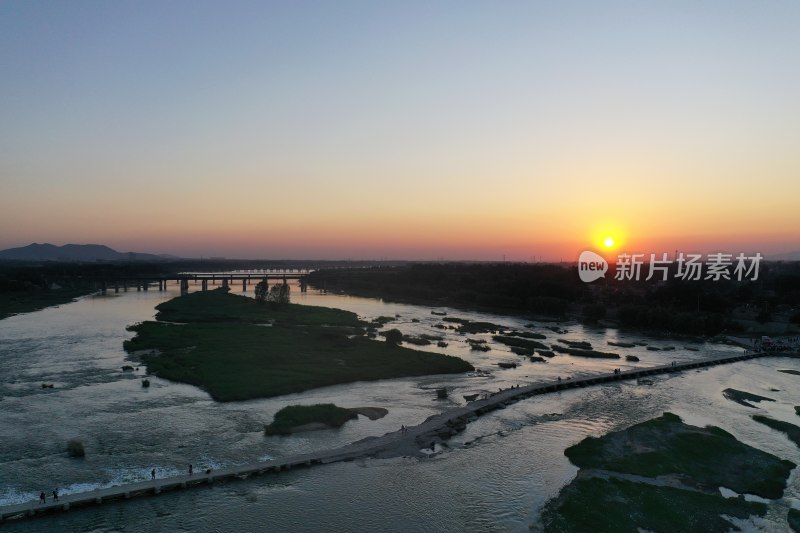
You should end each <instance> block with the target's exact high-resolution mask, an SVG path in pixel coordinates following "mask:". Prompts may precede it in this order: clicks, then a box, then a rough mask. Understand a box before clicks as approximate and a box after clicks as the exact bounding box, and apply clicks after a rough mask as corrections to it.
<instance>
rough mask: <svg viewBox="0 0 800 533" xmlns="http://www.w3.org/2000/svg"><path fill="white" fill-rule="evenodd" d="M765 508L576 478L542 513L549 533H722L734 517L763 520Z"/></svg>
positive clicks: (671, 490)
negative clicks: (685, 532)
mask: <svg viewBox="0 0 800 533" xmlns="http://www.w3.org/2000/svg"><path fill="white" fill-rule="evenodd" d="M766 509H767V507H766V505H764V504H763V503H757V502H745V501H741V500H738V499H726V498H723V497H722V496H713V495H710V494H702V493H699V492H693V491H688V490H682V489H676V488H671V487H658V486H653V485H647V484H644V483H635V482H631V481H623V480H617V479H599V478H588V479H576V480H575V481H573V482H572V483H570V484H569V485H567V486H566V487H565V488H564V489H563V490H562V491H561V493H560V494H559V496H558V497H557V498H556V499H554V500H551V501H550V502H549V503H548V504H547V505H546V506H545V508H544V511H543V513H542V518H541V520H542V523H543V525H544V529H545V531H547V532H552V533H560V532H564V533H573V532H582V531H587V532H588V531H591V532H593V533H618V532H619V533H622V532H631V533H637V532H639V531H657V532H664V533H668V532H674V531H698V532H699V531H702V532H704V533H723V532H726V531H729V530H731V529H732V524H731V523H730V522H728V521H727V520H725V519H723V518H722V517H721V516H720V515H722V514H725V515H728V516H733V517H737V518H747V517H748V516H750V515H759V516H760V515H764V514H765V513H766Z"/></svg>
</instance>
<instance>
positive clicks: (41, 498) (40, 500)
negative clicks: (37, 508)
mask: <svg viewBox="0 0 800 533" xmlns="http://www.w3.org/2000/svg"><path fill="white" fill-rule="evenodd" d="M39 503H47V500H46V499H45V497H44V491H42V493H41V494H39Z"/></svg>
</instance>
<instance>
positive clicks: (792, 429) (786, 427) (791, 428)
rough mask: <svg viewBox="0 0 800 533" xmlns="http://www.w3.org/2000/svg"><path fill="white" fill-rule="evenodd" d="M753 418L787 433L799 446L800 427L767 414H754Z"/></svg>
mask: <svg viewBox="0 0 800 533" xmlns="http://www.w3.org/2000/svg"><path fill="white" fill-rule="evenodd" d="M797 409H798V408H797V407H795V411H797ZM753 420H755V421H756V422H759V423H761V424H764V425H765V426H768V427H771V428H772V429H775V430H778V431H780V432H782V433H785V434H786V436H787V437H789V440H791V441H792V442H794V443H795V444H796V445H797V446H800V427H797V426H795V425H794V424H790V423H789V422H782V421H780V420H773V419H772V418H767V417H766V416H761V415H753Z"/></svg>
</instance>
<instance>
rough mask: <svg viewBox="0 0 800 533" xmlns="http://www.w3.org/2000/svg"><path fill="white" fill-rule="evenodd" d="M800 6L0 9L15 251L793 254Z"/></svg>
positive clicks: (7, 191) (799, 245) (9, 220)
mask: <svg viewBox="0 0 800 533" xmlns="http://www.w3.org/2000/svg"><path fill="white" fill-rule="evenodd" d="M798 28H800V2H797V1H794V0H792V1H770V2H754V1H748V2H741V1H732V0H725V1H705V2H695V1H688V0H687V1H669V2H667V1H664V2H653V1H641V0H637V1H631V2H595V1H587V2H567V1H563V2H562V1H558V2H552V1H547V2H544V1H541V2H539V1H528V2H510V1H508V2H505V1H504V2H488V1H485V2H469V1H463V0H460V1H457V2H409V1H402V2H373V1H366V0H365V1H362V2H345V1H326V2H303V1H282V2H266V1H256V2H238V1H234V2H222V1H217V2H201V1H196V0H192V1H189V0H186V1H164V2H148V1H142V2H138V1H137V2H107V1H100V0H98V1H94V2H84V1H69V2H64V1H60V0H59V1H53V2H41V1H32V0H24V1H9V0H4V1H2V2H0V248H7V247H12V246H21V245H25V244H29V243H31V242H51V243H54V244H65V243H68V242H73V243H90V242H92V243H103V244H108V245H110V246H112V247H113V248H116V249H118V250H120V251H128V250H135V251H141V252H159V253H173V254H178V255H184V256H212V255H216V256H227V257H242V258H245V257H254V258H258V257H269V258H285V257H292V258H333V259H340V258H410V259H437V258H445V259H470V258H471V259H486V260H499V259H502V257H503V255H506V257H507V259H513V260H530V259H531V258H533V257H535V258H536V259H539V258H544V259H546V260H559V259H561V258H564V259H565V260H566V259H575V258H576V257H577V255H578V254H579V253H580V250H582V249H585V248H587V247H591V246H595V245H597V244H598V240H600V239H602V238H603V237H604V236H605V235H607V234H609V235H612V236H614V237H615V238H616V239H617V242H618V244H619V245H620V249H625V250H630V251H633V250H643V251H652V252H662V251H673V250H675V249H681V250H689V249H694V250H702V251H718V250H729V251H733V252H737V251H761V252H762V253H776V252H786V251H795V250H800V208H798V204H799V203H800V31H798Z"/></svg>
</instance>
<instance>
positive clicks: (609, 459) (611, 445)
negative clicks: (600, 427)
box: [564, 413, 795, 499]
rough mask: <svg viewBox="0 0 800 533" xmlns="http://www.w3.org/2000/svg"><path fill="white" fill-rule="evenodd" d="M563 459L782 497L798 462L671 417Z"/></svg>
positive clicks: (582, 446)
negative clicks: (676, 476)
mask: <svg viewBox="0 0 800 533" xmlns="http://www.w3.org/2000/svg"><path fill="white" fill-rule="evenodd" d="M564 454H565V455H566V456H567V457H568V458H569V460H570V461H572V463H574V464H575V465H577V466H579V467H581V468H597V469H605V470H613V471H615V472H622V473H628V474H637V475H641V476H647V477H656V476H660V475H665V474H677V475H680V476H681V477H682V478H683V479H684V483H685V484H687V485H689V486H695V487H699V488H704V489H708V490H716V488H717V487H720V486H723V487H728V488H730V489H731V490H734V491H736V492H738V493H740V494H756V495H758V496H761V497H764V498H770V499H774V498H780V497H781V495H782V494H783V490H784V488H785V483H786V479H787V478H788V476H789V472H790V471H791V470H792V469H793V468H794V467H795V465H794V463H792V462H790V461H785V460H782V459H779V458H778V457H775V456H774V455H771V454H768V453H766V452H763V451H761V450H758V449H756V448H753V447H751V446H748V445H746V444H744V443H741V442H739V441H737V440H736V439H735V438H734V437H733V436H732V435H730V434H729V433H727V432H725V431H724V430H722V429H720V428H716V427H712V426H709V427H706V428H699V427H694V426H689V425H686V424H683V423H682V422H681V419H680V418H679V417H677V416H676V415H673V414H671V413H664V415H663V416H662V417H660V418H656V419H653V420H649V421H647V422H643V423H641V424H637V425H635V426H632V427H630V428H628V429H626V430H624V431H618V432H615V433H610V434H608V435H605V436H603V437H600V438H594V437H588V438H586V439H584V440H583V441H581V442H580V443H578V444H576V445H575V446H571V447H570V448H567V449H566V450H565V452H564Z"/></svg>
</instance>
